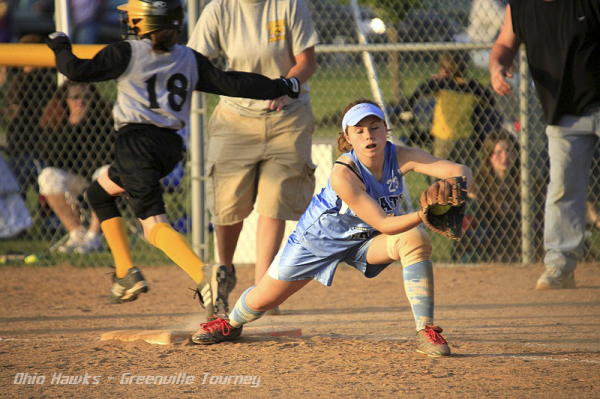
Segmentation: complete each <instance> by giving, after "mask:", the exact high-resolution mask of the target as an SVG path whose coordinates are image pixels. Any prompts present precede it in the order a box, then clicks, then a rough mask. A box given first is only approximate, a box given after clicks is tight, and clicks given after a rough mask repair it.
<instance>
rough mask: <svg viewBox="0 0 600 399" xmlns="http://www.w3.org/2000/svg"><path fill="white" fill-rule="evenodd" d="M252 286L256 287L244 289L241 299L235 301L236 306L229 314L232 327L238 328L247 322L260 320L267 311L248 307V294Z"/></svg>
mask: <svg viewBox="0 0 600 399" xmlns="http://www.w3.org/2000/svg"><path fill="white" fill-rule="evenodd" d="M252 288H254V286H252V287H250V288H248V289H247V290H246V291H244V293H243V294H242V296H241V297H240V299H238V301H237V302H236V303H235V307H234V308H233V310H232V311H231V313H230V314H229V324H231V326H232V327H235V328H238V327H240V326H242V325H244V324H246V323H249V322H251V321H254V320H258V319H260V318H261V317H262V315H264V314H265V313H266V312H257V311H256V310H252V309H250V308H249V307H248V305H246V294H248V292H250V290H251V289H252Z"/></svg>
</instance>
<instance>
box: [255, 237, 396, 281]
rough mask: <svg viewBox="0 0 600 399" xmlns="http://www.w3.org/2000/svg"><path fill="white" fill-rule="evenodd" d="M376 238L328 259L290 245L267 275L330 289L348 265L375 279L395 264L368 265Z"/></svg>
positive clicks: (287, 245)
mask: <svg viewBox="0 0 600 399" xmlns="http://www.w3.org/2000/svg"><path fill="white" fill-rule="evenodd" d="M375 237H377V236H373V237H371V238H370V239H368V240H366V241H364V242H362V243H359V244H356V245H354V246H352V247H350V248H346V249H345V250H344V251H341V252H337V253H334V254H332V255H330V256H327V257H320V256H316V255H314V254H312V253H311V252H310V251H308V250H307V249H306V248H305V247H303V246H302V245H299V244H292V243H287V244H286V245H285V247H284V248H283V249H282V250H280V251H279V253H278V254H277V256H276V257H275V259H274V260H273V263H271V266H270V267H269V271H268V272H267V274H268V275H269V277H271V278H274V279H275V280H281V281H297V280H306V279H310V278H312V279H314V280H316V281H318V282H319V283H321V284H323V285H325V286H328V287H329V286H331V283H332V281H333V275H334V274H335V271H336V269H337V267H338V265H339V264H340V263H341V262H345V263H347V264H348V265H350V266H352V267H354V268H356V269H357V270H358V271H360V272H361V273H362V274H364V275H365V277H367V278H373V277H375V276H377V275H378V274H379V273H381V272H382V271H383V270H384V269H385V268H386V267H388V266H389V265H390V264H391V263H385V264H380V265H372V264H369V263H368V262H367V251H368V250H369V247H370V246H371V243H372V242H373V240H374V239H375Z"/></svg>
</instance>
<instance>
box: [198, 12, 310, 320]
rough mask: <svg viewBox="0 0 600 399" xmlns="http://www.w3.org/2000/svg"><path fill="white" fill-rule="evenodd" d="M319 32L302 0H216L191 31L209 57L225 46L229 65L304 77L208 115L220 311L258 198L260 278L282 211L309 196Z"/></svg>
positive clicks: (297, 207)
mask: <svg viewBox="0 0 600 399" xmlns="http://www.w3.org/2000/svg"><path fill="white" fill-rule="evenodd" d="M318 42H319V40H318V37H317V34H316V31H315V28H314V24H313V21H312V20H311V18H310V15H309V11H308V8H307V6H306V4H305V2H304V0H284V1H276V0H265V1H261V2H257V1H252V0H219V1H212V2H210V3H208V4H207V6H206V7H205V8H204V10H203V11H202V14H201V15H200V19H199V21H198V23H197V24H196V27H195V29H194V32H193V33H192V34H191V36H190V41H189V43H188V46H189V47H191V48H193V49H194V50H196V51H198V52H200V53H202V54H203V55H205V56H207V57H209V58H216V57H218V56H223V57H224V58H225V61H226V62H227V69H228V70H232V71H245V72H255V73H261V74H263V75H266V76H268V77H271V78H277V77H279V76H285V77H288V78H292V77H295V78H297V79H298V80H299V82H300V84H301V85H302V91H301V94H300V97H299V98H297V99H291V98H289V97H287V96H283V97H280V98H278V99H276V100H273V101H257V100H247V99H241V98H233V97H225V96H221V100H220V103H219V105H218V106H217V108H216V109H215V111H214V113H213V115H212V117H211V120H210V122H209V126H208V133H209V135H210V141H209V152H208V153H209V159H208V169H207V170H208V177H209V180H208V188H207V192H208V206H209V210H210V212H211V215H212V223H213V225H214V226H215V231H216V235H217V242H218V244H217V245H218V247H217V252H218V254H219V260H220V265H218V266H215V267H214V269H213V270H212V272H213V276H214V278H213V292H216V295H215V296H214V298H213V301H214V309H215V310H214V312H215V313H218V314H227V313H228V312H229V306H228V300H227V298H228V295H229V292H231V290H232V289H233V287H234V286H235V283H236V277H235V268H234V266H233V263H232V261H233V255H234V252H235V249H236V246H237V243H238V239H239V236H240V232H241V230H242V227H243V223H244V219H245V218H246V217H247V216H248V215H250V213H251V211H252V209H253V207H254V206H255V204H256V208H257V212H258V214H259V219H258V226H257V231H256V237H257V244H256V247H257V254H256V269H255V282H256V283H258V282H259V281H260V280H261V279H262V277H263V275H264V274H265V273H266V271H267V269H268V268H269V266H270V264H271V262H272V261H273V259H274V258H275V255H276V254H277V251H278V250H279V247H280V246H281V242H282V240H283V234H284V230H285V221H286V220H298V219H299V218H300V216H301V215H302V213H303V211H304V209H305V208H306V206H307V205H308V203H309V202H310V199H311V197H312V194H313V191H314V168H315V167H314V165H313V164H312V162H311V156H310V153H311V140H312V133H313V131H314V127H315V119H314V116H313V113H312V108H311V105H310V94H309V92H310V88H309V86H308V79H309V78H310V77H311V76H312V75H313V73H314V72H315V70H316V67H317V63H316V57H315V50H314V46H315V45H316V44H318ZM275 312H277V311H275ZM207 316H208V317H210V316H212V314H207Z"/></svg>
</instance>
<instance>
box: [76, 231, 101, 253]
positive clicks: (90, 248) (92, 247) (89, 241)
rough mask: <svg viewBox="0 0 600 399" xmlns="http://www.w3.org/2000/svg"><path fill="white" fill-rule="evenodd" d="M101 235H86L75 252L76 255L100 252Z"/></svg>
mask: <svg viewBox="0 0 600 399" xmlns="http://www.w3.org/2000/svg"><path fill="white" fill-rule="evenodd" d="M102 249H103V248H102V234H89V233H88V234H86V235H85V237H83V240H82V241H81V243H80V244H79V246H78V247H77V248H75V252H77V253H78V254H89V253H90V252H98V251H102Z"/></svg>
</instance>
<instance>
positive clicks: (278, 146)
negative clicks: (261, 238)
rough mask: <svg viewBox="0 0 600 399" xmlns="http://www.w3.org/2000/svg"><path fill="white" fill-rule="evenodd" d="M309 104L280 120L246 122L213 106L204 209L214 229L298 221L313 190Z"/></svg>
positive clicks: (268, 119) (311, 131)
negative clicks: (263, 220)
mask: <svg viewBox="0 0 600 399" xmlns="http://www.w3.org/2000/svg"><path fill="white" fill-rule="evenodd" d="M314 128H315V117H314V115H313V112H312V108H311V106H310V104H307V105H305V106H302V107H300V108H298V109H297V110H295V111H293V112H292V113H290V114H288V115H286V116H285V117H280V116H275V115H273V116H268V117H247V116H242V115H239V114H237V113H236V112H234V111H232V110H230V109H228V108H227V107H225V106H223V105H218V106H217V107H216V108H215V110H214V112H213V114H212V117H211V119H210V122H209V124H208V133H209V135H210V141H209V146H208V168H207V172H208V182H207V203H208V208H209V210H210V212H211V214H212V222H213V224H216V225H231V224H235V223H238V222H241V221H242V220H244V219H245V218H246V217H247V216H248V215H250V213H251V212H252V209H253V206H254V202H255V201H256V203H257V212H258V214H259V215H263V216H267V217H271V218H274V219H280V220H298V219H299V218H300V216H302V213H303V212H304V210H305V209H306V207H307V206H308V204H309V202H310V200H311V198H312V195H313V192H314V187H315V175H314V174H315V165H314V164H313V163H312V160H311V146H312V134H313V131H314Z"/></svg>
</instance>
